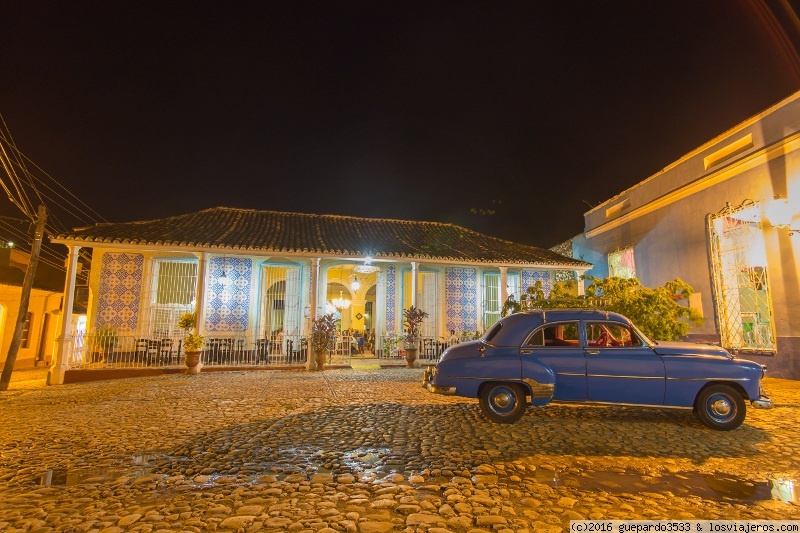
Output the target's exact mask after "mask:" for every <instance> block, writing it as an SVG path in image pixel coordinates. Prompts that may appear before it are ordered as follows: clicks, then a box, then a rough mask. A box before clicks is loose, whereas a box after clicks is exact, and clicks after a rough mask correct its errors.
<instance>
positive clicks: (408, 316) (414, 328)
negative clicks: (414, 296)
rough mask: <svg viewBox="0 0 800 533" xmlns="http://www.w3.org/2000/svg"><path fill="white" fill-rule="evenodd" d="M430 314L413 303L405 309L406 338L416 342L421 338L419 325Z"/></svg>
mask: <svg viewBox="0 0 800 533" xmlns="http://www.w3.org/2000/svg"><path fill="white" fill-rule="evenodd" d="M428 316H429V315H428V313H426V312H425V311H423V310H422V309H420V308H419V307H414V306H413V305H412V306H411V307H409V308H408V309H406V310H405V311H404V313H403V317H404V318H405V327H406V340H407V341H408V342H414V341H416V340H418V339H419V327H420V325H421V324H422V321H423V320H425V319H426V318H427V317H428Z"/></svg>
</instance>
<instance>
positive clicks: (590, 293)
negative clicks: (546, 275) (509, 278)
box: [502, 276, 702, 341]
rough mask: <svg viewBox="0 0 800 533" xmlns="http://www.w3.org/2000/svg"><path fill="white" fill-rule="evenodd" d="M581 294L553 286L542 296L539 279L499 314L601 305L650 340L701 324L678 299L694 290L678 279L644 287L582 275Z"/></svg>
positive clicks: (673, 335) (633, 281)
mask: <svg viewBox="0 0 800 533" xmlns="http://www.w3.org/2000/svg"><path fill="white" fill-rule="evenodd" d="M584 280H585V281H586V287H585V290H584V293H585V294H584V296H579V297H577V298H571V297H565V294H566V290H565V289H562V288H561V287H558V286H557V287H556V288H554V289H553V291H552V292H551V293H550V295H549V297H548V298H545V297H544V292H543V290H542V286H541V282H539V281H537V282H536V284H535V285H534V286H532V287H529V288H528V291H527V292H526V294H523V295H522V296H521V297H520V301H519V302H516V301H513V300H512V299H509V300H508V301H506V303H505V304H503V309H502V315H503V316H506V315H507V314H510V313H516V312H519V311H524V310H527V309H542V308H543V309H554V308H600V309H605V310H607V311H613V312H615V313H620V314H621V315H625V316H626V317H628V318H629V319H630V320H631V322H633V323H634V324H636V326H637V327H638V328H639V329H641V330H642V331H643V332H644V333H645V335H647V336H648V337H650V338H652V339H658V340H665V341H671V340H675V339H677V338H679V337H683V336H684V335H686V333H688V331H689V328H690V324H694V325H700V324H702V318H700V317H699V316H698V315H697V313H696V312H695V311H694V310H693V309H691V308H689V307H687V306H685V305H681V304H680V303H679V302H680V301H681V300H688V299H689V296H691V295H692V293H693V292H694V289H692V287H691V286H689V285H688V284H687V283H686V282H684V281H683V280H681V279H674V280H672V281H668V282H666V283H665V284H664V285H663V286H661V287H656V288H649V287H644V286H643V285H642V284H641V283H640V282H639V280H638V279H635V278H631V279H625V278H616V277H613V278H595V277H592V276H584Z"/></svg>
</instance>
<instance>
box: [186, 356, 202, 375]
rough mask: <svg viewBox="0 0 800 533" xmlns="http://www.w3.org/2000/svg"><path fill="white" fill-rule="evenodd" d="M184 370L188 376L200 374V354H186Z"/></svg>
mask: <svg viewBox="0 0 800 533" xmlns="http://www.w3.org/2000/svg"><path fill="white" fill-rule="evenodd" d="M186 368H188V369H189V373H190V374H196V373H198V372H200V352H199V351H197V352H186Z"/></svg>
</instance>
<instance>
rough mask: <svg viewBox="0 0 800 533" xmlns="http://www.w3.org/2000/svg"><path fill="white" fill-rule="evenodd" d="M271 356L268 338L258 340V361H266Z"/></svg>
mask: <svg viewBox="0 0 800 533" xmlns="http://www.w3.org/2000/svg"><path fill="white" fill-rule="evenodd" d="M268 355H269V342H267V338H266V337H262V338H260V339H256V361H257V362H261V361H266V360H267V356H268Z"/></svg>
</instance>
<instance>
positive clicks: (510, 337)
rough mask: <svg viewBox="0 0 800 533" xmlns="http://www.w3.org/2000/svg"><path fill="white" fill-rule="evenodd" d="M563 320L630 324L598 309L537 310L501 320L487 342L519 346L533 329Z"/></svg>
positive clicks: (617, 316) (609, 312)
mask: <svg viewBox="0 0 800 533" xmlns="http://www.w3.org/2000/svg"><path fill="white" fill-rule="evenodd" d="M565 320H612V321H615V322H622V323H624V324H630V320H628V319H627V318H625V317H624V316H623V315H621V314H619V313H613V312H611V311H604V310H600V309H537V310H533V311H524V312H521V313H514V314H512V315H508V316H507V317H505V318H503V319H502V320H501V321H500V322H501V323H502V327H501V328H500V330H499V331H497V332H496V334H495V335H494V336H493V337H492V339H491V340H490V341H489V342H490V343H491V344H494V345H496V346H519V345H520V344H522V342H523V341H524V340H525V338H526V337H527V336H528V333H530V332H531V330H533V329H534V328H536V327H538V326H541V325H542V324H545V323H549V322H563V321H565Z"/></svg>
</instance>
